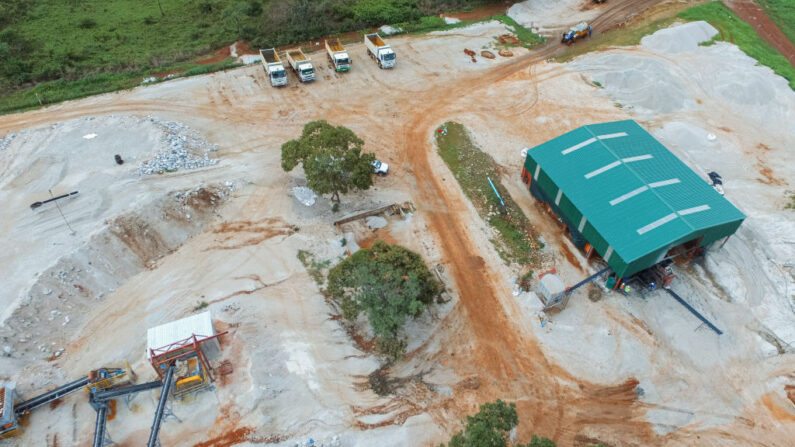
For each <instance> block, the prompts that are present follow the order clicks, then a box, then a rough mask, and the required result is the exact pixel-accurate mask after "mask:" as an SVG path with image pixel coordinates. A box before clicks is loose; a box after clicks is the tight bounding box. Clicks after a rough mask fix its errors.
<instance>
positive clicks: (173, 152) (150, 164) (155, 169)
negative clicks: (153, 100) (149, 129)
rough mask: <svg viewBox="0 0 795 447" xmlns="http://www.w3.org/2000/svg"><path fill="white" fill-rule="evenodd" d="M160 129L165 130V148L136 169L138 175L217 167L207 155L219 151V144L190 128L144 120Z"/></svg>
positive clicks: (158, 120) (154, 119) (169, 122)
mask: <svg viewBox="0 0 795 447" xmlns="http://www.w3.org/2000/svg"><path fill="white" fill-rule="evenodd" d="M144 119H145V120H149V121H151V122H152V123H154V124H156V125H158V126H160V127H161V128H162V129H163V131H164V134H165V136H164V140H165V141H164V143H166V145H167V146H168V147H167V149H165V150H161V151H160V152H158V153H157V154H155V156H154V157H153V158H152V159H151V160H145V161H143V162H141V164H140V166H138V174H139V175H142V176H143V175H151V174H162V173H164V172H174V171H177V170H179V169H198V168H204V167H207V166H213V165H216V164H218V162H219V160H218V159H217V158H210V152H215V151H217V150H218V145H215V144H212V145H211V144H210V143H208V142H207V140H205V139H204V138H203V137H202V136H201V135H199V134H198V133H197V132H195V131H194V130H192V129H191V128H190V127H188V126H186V125H184V124H182V123H175V122H172V121H164V120H160V119H158V118H154V117H147V118H144Z"/></svg>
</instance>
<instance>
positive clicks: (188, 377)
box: [172, 357, 210, 398]
mask: <svg viewBox="0 0 795 447" xmlns="http://www.w3.org/2000/svg"><path fill="white" fill-rule="evenodd" d="M177 377H178V379H177V382H176V383H175V384H174V390H173V393H172V394H173V396H174V397H179V398H182V397H185V396H187V395H189V394H193V393H196V392H198V391H201V390H204V389H206V388H209V387H210V381H209V380H208V378H207V374H205V371H204V366H203V365H202V363H201V362H200V361H199V359H198V358H197V357H190V358H187V359H184V360H181V361H179V362H178V363H177Z"/></svg>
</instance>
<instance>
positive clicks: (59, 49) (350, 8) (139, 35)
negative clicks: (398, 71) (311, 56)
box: [0, 0, 492, 113]
mask: <svg viewBox="0 0 795 447" xmlns="http://www.w3.org/2000/svg"><path fill="white" fill-rule="evenodd" d="M488 3H492V1H490V0H423V1H422V2H418V1H417V0H317V1H306V0H280V1H264V0H198V1H195V0H159V1H157V2H140V1H133V0H106V1H103V2H82V3H80V4H78V3H76V2H75V1H73V0H47V1H45V0H4V1H2V2H0V61H2V64H0V113H9V112H16V111H22V110H27V109H32V108H36V107H40V106H41V105H47V104H53V103H57V102H61V101H66V100H70V99H78V98H82V97H85V96H90V95H95V94H99V93H106V92H111V91H116V90H123V89H128V88H132V87H136V86H138V85H140V83H141V81H143V80H144V79H146V78H147V77H150V76H153V74H156V73H164V72H173V71H180V72H184V73H182V74H181V76H191V75H196V74H203V73H209V72H213V71H218V70H224V69H227V68H232V67H234V66H238V65H237V64H236V63H235V61H234V60H232V59H230V60H228V61H223V63H217V64H209V65H207V64H202V63H201V62H193V61H197V60H198V59H199V56H201V55H207V54H209V53H210V52H212V51H214V50H216V49H219V48H223V47H225V46H227V45H230V44H232V43H233V42H235V41H237V40H241V39H242V40H247V41H250V42H251V45H252V47H253V48H269V47H274V46H280V45H286V44H294V43H298V42H306V41H307V40H311V39H317V38H321V37H323V36H329V35H335V34H339V33H343V32H348V31H351V30H357V29H358V30H361V29H365V28H368V27H372V26H378V25H382V24H384V23H410V24H415V23H416V25H412V26H416V27H417V29H418V30H419V29H422V28H423V27H427V26H428V24H432V25H433V26H438V25H439V22H440V21H441V22H444V20H443V19H441V18H439V17H425V16H431V15H436V14H439V13H441V12H446V11H453V10H461V9H471V8H474V7H476V6H480V5H484V4H488ZM423 17H424V18H423ZM202 67H205V68H202Z"/></svg>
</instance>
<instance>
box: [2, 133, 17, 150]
mask: <svg viewBox="0 0 795 447" xmlns="http://www.w3.org/2000/svg"><path fill="white" fill-rule="evenodd" d="M16 136H17V134H15V133H10V134H8V135H6V136H5V138H0V151H2V150H4V149H5V148H7V147H8V145H9V144H11V142H12V141H14V138H16Z"/></svg>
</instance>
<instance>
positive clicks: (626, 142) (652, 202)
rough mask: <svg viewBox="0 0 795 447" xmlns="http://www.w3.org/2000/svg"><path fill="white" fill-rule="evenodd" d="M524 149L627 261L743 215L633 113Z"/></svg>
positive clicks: (738, 220)
mask: <svg viewBox="0 0 795 447" xmlns="http://www.w3.org/2000/svg"><path fill="white" fill-rule="evenodd" d="M705 150H707V149H706V148H705ZM527 156H528V157H531V158H532V159H533V160H534V161H535V163H534V164H537V165H538V166H540V168H541V169H542V170H543V172H545V173H546V174H547V175H548V176H549V177H550V178H551V179H552V181H553V182H554V183H555V184H556V185H557V186H558V188H560V193H562V194H564V195H565V196H566V197H567V198H568V199H569V200H570V201H571V202H572V204H573V205H574V206H575V207H576V208H577V209H578V210H579V211H580V213H582V215H583V217H584V218H585V219H587V221H588V222H589V223H590V224H591V225H592V226H593V227H594V228H595V229H596V230H597V231H598V232H599V234H601V235H602V237H604V238H605V240H606V241H607V243H608V244H609V245H610V247H612V249H613V250H614V251H615V252H616V253H618V254H619V255H620V256H621V258H622V259H624V260H625V261H627V262H630V261H633V260H636V259H638V258H640V257H642V256H644V255H646V254H648V253H651V252H653V251H655V250H659V249H660V248H661V247H665V246H667V245H670V244H672V243H674V242H677V241H679V242H680V243H681V242H686V240H682V238H684V237H686V236H688V235H691V234H693V233H695V232H698V231H699V230H705V229H707V228H711V227H714V226H718V225H722V224H726V223H729V222H741V221H742V220H743V219H745V215H744V214H743V213H741V212H740V211H739V210H738V209H737V208H735V207H734V205H732V204H731V203H730V202H729V201H728V200H726V199H725V198H724V197H723V196H721V195H720V194H718V192H717V191H715V190H714V189H713V188H712V187H711V186H710V185H709V184H707V182H706V181H705V180H704V179H703V178H701V177H700V176H699V175H698V174H696V173H695V172H693V171H692V170H691V169H690V168H689V167H687V165H685V164H684V163H683V162H682V161H681V160H679V158H677V157H676V156H675V155H673V154H672V153H671V152H670V151H668V149H666V148H665V146H663V145H662V144H661V143H660V142H659V141H657V140H656V139H655V138H654V137H653V136H651V134H649V133H648V132H647V131H646V130H645V129H643V128H642V127H641V126H640V125H638V123H636V122H635V121H632V120H627V121H616V122H611V123H602V124H592V125H588V126H583V127H580V128H579V129H576V130H573V131H571V132H569V133H566V134H564V135H561V136H560V137H557V138H555V139H553V140H550V141H548V142H546V143H544V144H541V145H539V146H536V147H534V148H532V149H531V150H529V151H528V153H527ZM529 174H530V175H531V176H533V175H534V173H533V172H529ZM552 199H553V200H554V199H555V197H554V196H553V197H552ZM558 200H559V198H558ZM574 224H575V225H577V224H578V223H577V222H575V223H574ZM737 225H738V226H739V223H737ZM602 255H603V256H604V254H602Z"/></svg>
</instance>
